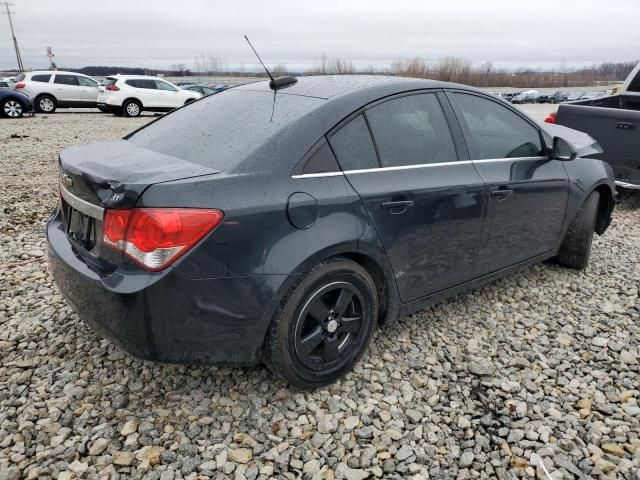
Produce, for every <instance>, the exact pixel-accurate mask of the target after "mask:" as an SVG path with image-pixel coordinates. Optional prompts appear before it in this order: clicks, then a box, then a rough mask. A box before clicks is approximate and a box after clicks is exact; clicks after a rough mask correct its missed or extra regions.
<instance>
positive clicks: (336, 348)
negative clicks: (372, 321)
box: [295, 282, 363, 371]
mask: <svg viewBox="0 0 640 480" xmlns="http://www.w3.org/2000/svg"><path fill="white" fill-rule="evenodd" d="M362 321H363V299H362V297H361V296H360V294H359V293H358V291H357V290H356V289H355V287H354V286H353V285H351V284H349V283H347V282H336V283H332V284H328V285H326V286H324V287H322V288H320V289H319V290H318V291H317V292H316V293H315V294H314V295H313V296H312V297H311V299H310V300H309V301H308V303H307V304H306V305H305V308H304V310H303V311H302V312H300V317H299V320H298V322H299V323H298V326H297V327H296V340H295V343H296V351H297V355H298V358H299V360H300V361H301V362H302V363H303V364H305V366H307V367H309V368H311V369H313V370H318V371H322V370H326V369H329V368H337V365H339V364H340V363H341V362H343V361H345V359H347V358H350V353H349V352H350V351H351V350H352V348H353V346H354V345H358V344H359V338H360V334H361V330H362Z"/></svg>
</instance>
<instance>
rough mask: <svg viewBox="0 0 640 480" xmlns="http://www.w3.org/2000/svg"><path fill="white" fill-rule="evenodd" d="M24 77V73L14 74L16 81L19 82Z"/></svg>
mask: <svg viewBox="0 0 640 480" xmlns="http://www.w3.org/2000/svg"><path fill="white" fill-rule="evenodd" d="M24 78H25V75H24V73H19V74H18V75H16V82H21V81H22V80H24Z"/></svg>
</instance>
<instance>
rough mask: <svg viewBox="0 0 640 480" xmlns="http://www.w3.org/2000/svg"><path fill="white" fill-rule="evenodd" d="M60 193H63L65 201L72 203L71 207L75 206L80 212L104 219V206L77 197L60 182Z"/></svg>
mask: <svg viewBox="0 0 640 480" xmlns="http://www.w3.org/2000/svg"><path fill="white" fill-rule="evenodd" d="M60 195H62V198H64V201H65V202H67V203H68V204H69V205H71V207H73V208H75V209H76V210H78V211H79V212H82V213H84V214H85V215H88V216H90V217H92V218H95V219H96V220H102V219H103V218H104V208H102V207H99V206H97V205H94V204H93V203H89V202H87V201H86V200H83V199H81V198H80V197H76V196H75V195H73V194H72V193H71V192H70V191H69V190H67V189H66V188H65V187H64V185H62V184H60Z"/></svg>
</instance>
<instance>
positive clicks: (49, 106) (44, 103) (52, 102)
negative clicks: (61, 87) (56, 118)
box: [35, 94, 58, 113]
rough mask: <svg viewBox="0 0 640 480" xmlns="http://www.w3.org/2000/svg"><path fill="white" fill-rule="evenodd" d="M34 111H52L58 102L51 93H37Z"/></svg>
mask: <svg viewBox="0 0 640 480" xmlns="http://www.w3.org/2000/svg"><path fill="white" fill-rule="evenodd" d="M35 106H36V111H38V112H39V113H53V112H55V111H56V108H58V102H56V99H55V98H54V97H52V96H51V95H47V94H44V95H39V96H38V97H37V98H36V105H35Z"/></svg>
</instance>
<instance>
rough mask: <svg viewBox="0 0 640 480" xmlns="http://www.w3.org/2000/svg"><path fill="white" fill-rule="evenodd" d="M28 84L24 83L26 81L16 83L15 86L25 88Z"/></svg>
mask: <svg viewBox="0 0 640 480" xmlns="http://www.w3.org/2000/svg"><path fill="white" fill-rule="evenodd" d="M26 85H27V84H26V83H24V82H20V83H16V86H15V88H24V87H26Z"/></svg>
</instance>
